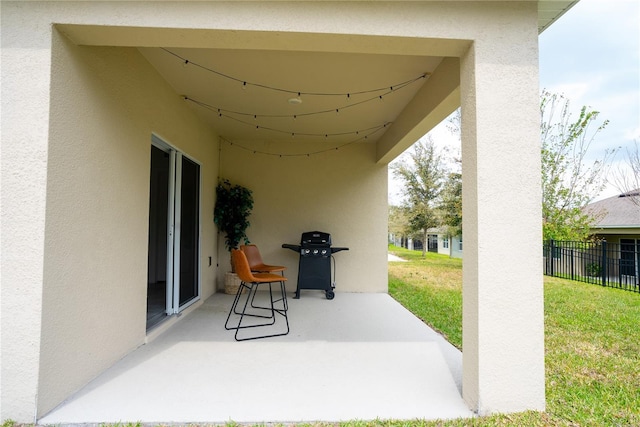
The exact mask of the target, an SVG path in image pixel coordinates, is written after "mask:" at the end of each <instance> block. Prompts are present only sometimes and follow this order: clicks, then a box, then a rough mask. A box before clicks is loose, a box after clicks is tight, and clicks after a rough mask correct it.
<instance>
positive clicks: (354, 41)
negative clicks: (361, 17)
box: [57, 0, 577, 161]
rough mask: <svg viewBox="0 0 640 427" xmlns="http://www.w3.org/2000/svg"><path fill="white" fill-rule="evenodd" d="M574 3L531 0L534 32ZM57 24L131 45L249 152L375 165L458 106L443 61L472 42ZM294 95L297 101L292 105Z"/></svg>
mask: <svg viewBox="0 0 640 427" xmlns="http://www.w3.org/2000/svg"><path fill="white" fill-rule="evenodd" d="M575 3H577V1H567V0H541V1H538V29H539V32H542V31H543V30H544V29H546V28H547V27H548V26H549V25H551V24H552V23H553V22H554V21H555V20H557V19H558V18H559V17H560V16H562V14H564V13H565V12H566V11H567V10H568V9H569V8H571V7H572V6H573V5H574V4H575ZM57 27H58V28H59V29H60V30H61V31H62V32H63V33H65V34H66V35H67V36H68V37H70V38H71V39H72V40H74V41H75V42H76V43H78V44H81V45H97V46H129V47H137V48H138V49H139V51H140V52H141V53H142V55H143V56H144V57H145V58H146V59H147V60H148V61H149V63H150V64H151V65H152V66H153V67H154V68H155V69H156V70H157V71H158V73H159V74H160V75H161V76H162V77H163V78H164V79H165V80H166V81H167V82H168V84H169V85H171V87H173V89H174V90H175V92H176V94H177V96H181V97H183V98H184V99H185V102H187V103H188V104H189V106H190V108H192V109H193V111H194V112H195V113H196V114H197V115H199V116H201V118H202V119H203V120H205V121H207V122H209V123H211V125H212V126H213V127H214V128H215V129H216V131H217V133H218V134H219V135H220V136H221V137H222V138H223V139H224V140H226V141H228V142H232V143H237V144H241V145H244V146H245V147H251V148H252V149H256V147H258V149H259V147H266V146H268V145H269V144H270V143H272V142H276V143H285V144H287V147H289V148H288V150H289V152H290V153H304V152H309V151H310V150H311V151H314V150H317V149H318V148H319V147H320V149H332V148H337V147H340V146H343V145H345V144H349V143H352V142H368V143H375V142H378V161H390V160H392V159H393V158H394V157H395V156H397V155H399V154H400V153H401V152H402V151H404V150H405V149H406V148H408V147H409V146H410V145H411V144H413V142H415V141H416V140H417V139H419V138H420V137H421V136H422V135H424V134H425V133H426V132H428V131H429V130H430V129H431V128H433V127H434V126H435V125H437V124H438V123H439V122H440V121H441V120H443V119H444V118H446V117H447V116H448V115H449V114H450V113H451V112H452V111H453V110H454V109H455V108H456V107H457V106H458V105H459V93H458V85H459V79H458V76H457V75H456V76H453V75H454V74H457V72H456V70H457V63H452V62H451V61H449V63H447V60H445V58H447V57H460V56H462V55H463V54H464V52H465V51H466V49H468V46H469V44H470V41H469V40H449V39H422V38H406V37H402V38H398V37H395V38H394V37H385V36H379V35H378V36H357V35H338V34H336V35H328V34H312V33H280V32H260V31H257V32H256V31H244V32H237V31H228V30H215V31H214V30H205V29H199V30H198V29H177V28H162V29H161V28H145V27H109V26H91V25H69V24H61V25H58V26H57ZM249 48H250V49H249ZM450 59H451V58H450ZM430 80H432V81H431V82H430ZM298 93H300V96H298ZM310 93H316V94H321V95H312V94H310ZM433 93H436V94H435V95H432V94H433ZM328 94H332V95H328ZM296 98H298V99H299V100H300V101H301V102H299V103H292V102H293V101H290V100H292V99H296ZM412 100H413V102H412ZM391 128H393V130H390V129H391ZM281 147H282V146H281Z"/></svg>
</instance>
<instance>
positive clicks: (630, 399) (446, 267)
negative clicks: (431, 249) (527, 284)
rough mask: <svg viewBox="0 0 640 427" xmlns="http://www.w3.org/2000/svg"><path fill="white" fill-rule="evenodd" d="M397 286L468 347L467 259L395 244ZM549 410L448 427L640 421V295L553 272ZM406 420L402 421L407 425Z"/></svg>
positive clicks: (405, 301)
mask: <svg viewBox="0 0 640 427" xmlns="http://www.w3.org/2000/svg"><path fill="white" fill-rule="evenodd" d="M390 251H391V252H392V253H394V254H395V255H398V256H400V257H402V258H404V259H407V260H409V262H392V263H390V264H389V293H390V294H391V295H392V296H393V297H394V298H396V299H397V300H398V301H399V302H400V303H401V304H402V305H404V306H405V307H407V309H409V310H410V311H412V312H413V313H414V314H415V315H416V316H418V317H420V318H421V319H422V320H424V321H425V322H426V323H427V324H429V325H430V326H432V327H433V328H434V329H436V330H438V331H440V332H441V333H442V334H443V335H444V336H445V337H446V338H447V339H448V340H449V342H451V343H452V344H454V345H455V346H456V347H458V348H461V347H462V307H461V305H462V261H461V260H459V259H451V258H449V257H447V256H443V255H438V254H431V253H429V254H427V255H426V257H425V258H422V254H421V253H420V252H416V251H407V250H403V249H400V248H395V247H390ZM544 290H545V296H544V299H545V347H546V358H545V367H546V390H547V412H546V413H536V412H527V413H523V414H511V415H509V416H493V417H487V418H480V419H477V420H473V421H469V420H466V421H462V420H460V421H451V422H441V423H425V424H424V425H426V426H430V425H442V426H463V425H470V426H494V425H518V426H520V425H522V426H529V425H538V426H548V425H550V426H640V339H639V335H640V295H638V294H636V293H632V292H626V291H621V290H618V289H612V288H603V287H601V286H597V285H594V284H588V283H581V282H574V281H570V280H564V279H558V278H550V277H545V281H544ZM399 425H400V424H399Z"/></svg>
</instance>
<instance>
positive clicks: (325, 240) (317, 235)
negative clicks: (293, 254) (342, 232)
mask: <svg viewBox="0 0 640 427" xmlns="http://www.w3.org/2000/svg"><path fill="white" fill-rule="evenodd" d="M300 244H301V245H302V246H310V245H313V246H317V245H322V246H331V234H329V233H323V232H322V231H307V232H306V233H302V237H301V239H300Z"/></svg>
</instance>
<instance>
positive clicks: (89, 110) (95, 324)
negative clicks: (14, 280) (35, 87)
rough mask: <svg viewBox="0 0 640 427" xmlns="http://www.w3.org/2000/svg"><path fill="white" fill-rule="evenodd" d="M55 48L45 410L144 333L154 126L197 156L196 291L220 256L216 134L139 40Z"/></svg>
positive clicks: (41, 408) (206, 283)
mask: <svg viewBox="0 0 640 427" xmlns="http://www.w3.org/2000/svg"><path fill="white" fill-rule="evenodd" d="M52 51H53V60H52V69H53V73H52V80H51V115H50V132H49V152H48V170H47V203H46V225H45V253H44V258H45V263H44V286H43V305H42V341H41V358H40V369H39V370H40V377H39V389H40V390H41V392H40V398H39V401H38V412H39V413H40V414H43V413H45V412H46V411H48V410H50V409H51V408H52V407H53V406H54V405H56V404H58V403H59V402H60V401H61V400H62V399H63V398H64V397H66V396H68V395H69V394H70V393H71V392H73V391H75V390H76V389H78V388H79V387H80V386H82V385H84V384H85V383H86V382H87V380H88V379H91V378H92V377H94V376H96V375H97V374H98V373H99V372H101V371H102V370H104V369H105V368H107V367H108V366H110V365H111V364H112V363H113V362H114V361H116V360H118V359H119V358H121V357H122V356H123V355H124V354H126V353H127V352H129V351H130V350H132V349H133V348H135V347H137V346H139V345H141V344H143V343H144V339H145V335H146V308H147V305H146V304H147V302H146V301H147V300H146V294H147V251H148V224H149V222H148V221H149V175H150V173H149V172H150V150H151V134H152V132H154V133H156V134H158V135H160V136H162V137H163V138H164V139H165V140H166V141H167V142H169V143H171V144H173V145H174V146H176V148H178V149H179V150H181V151H183V152H184V153H185V154H187V155H189V156H190V157H191V158H193V159H194V160H196V161H198V162H199V163H200V164H201V176H202V180H201V181H202V189H201V205H200V208H201V231H202V234H201V257H200V261H201V283H202V297H203V298H206V297H208V296H210V295H211V294H212V293H213V292H214V285H215V283H214V281H215V268H214V267H209V266H208V257H210V256H211V257H214V258H215V256H216V253H215V251H216V248H215V239H216V233H215V229H214V225H213V223H212V220H211V215H210V213H211V212H212V211H213V202H214V200H213V198H214V195H213V191H212V189H213V188H214V187H215V182H216V178H217V166H218V161H217V156H218V150H217V145H218V138H217V135H215V133H214V132H213V131H212V130H211V129H210V128H209V127H207V126H205V125H204V124H203V123H202V122H200V121H199V120H197V119H196V118H195V116H194V114H193V113H192V111H191V110H190V109H189V108H188V107H187V106H186V105H185V103H184V102H182V101H181V100H180V99H179V97H178V96H176V94H175V93H174V92H173V90H172V89H171V88H170V87H169V86H168V85H167V84H166V83H165V82H164V80H162V79H161V78H160V76H159V75H158V74H157V73H156V72H155V70H154V69H153V68H151V66H150V65H149V64H148V62H147V61H146V60H145V59H144V57H143V56H142V55H141V54H140V53H139V52H138V51H137V49H135V48H109V47H79V46H76V45H74V44H72V43H71V42H69V41H68V40H67V39H66V38H65V37H64V36H62V35H60V34H58V33H57V32H55V31H54V35H53V50H52Z"/></svg>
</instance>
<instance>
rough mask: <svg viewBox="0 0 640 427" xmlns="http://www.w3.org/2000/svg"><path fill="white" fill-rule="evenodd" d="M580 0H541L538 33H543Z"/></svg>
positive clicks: (539, 3)
mask: <svg viewBox="0 0 640 427" xmlns="http://www.w3.org/2000/svg"><path fill="white" fill-rule="evenodd" d="M578 1H579V0H573V1H566V0H565V1H559V0H539V1H538V33H542V32H543V31H544V30H546V29H547V28H549V27H550V26H551V24H553V23H554V22H556V21H557V20H558V19H559V18H560V17H561V16H562V15H564V14H565V13H566V12H567V11H568V10H569V9H571V8H572V7H573V6H575V5H576V4H577V3H578Z"/></svg>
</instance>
